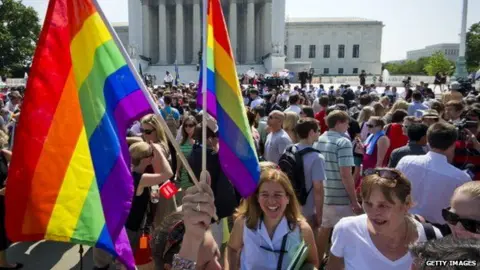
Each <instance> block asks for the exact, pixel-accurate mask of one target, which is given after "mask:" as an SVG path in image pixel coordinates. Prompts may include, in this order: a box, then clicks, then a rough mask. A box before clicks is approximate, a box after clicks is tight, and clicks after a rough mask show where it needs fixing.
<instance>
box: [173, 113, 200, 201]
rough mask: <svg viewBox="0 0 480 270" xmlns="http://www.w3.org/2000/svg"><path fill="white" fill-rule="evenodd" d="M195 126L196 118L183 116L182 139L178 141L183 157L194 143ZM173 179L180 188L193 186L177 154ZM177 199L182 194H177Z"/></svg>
mask: <svg viewBox="0 0 480 270" xmlns="http://www.w3.org/2000/svg"><path fill="white" fill-rule="evenodd" d="M196 126H197V120H196V119H195V117H193V116H191V115H189V116H187V117H185V119H184V120H183V124H182V139H181V141H180V151H182V154H183V155H184V156H185V157H187V158H188V157H189V156H190V153H191V152H192V148H193V145H194V144H195V139H194V138H193V136H194V135H195V127H196ZM175 180H176V181H178V182H180V187H181V188H182V190H186V189H187V188H189V187H191V186H193V183H192V181H191V180H190V178H189V177H188V173H187V171H186V170H185V168H183V164H182V162H181V161H180V158H179V157H178V155H177V173H176V174H175ZM177 199H178V200H181V199H182V195H180V196H178V198H177Z"/></svg>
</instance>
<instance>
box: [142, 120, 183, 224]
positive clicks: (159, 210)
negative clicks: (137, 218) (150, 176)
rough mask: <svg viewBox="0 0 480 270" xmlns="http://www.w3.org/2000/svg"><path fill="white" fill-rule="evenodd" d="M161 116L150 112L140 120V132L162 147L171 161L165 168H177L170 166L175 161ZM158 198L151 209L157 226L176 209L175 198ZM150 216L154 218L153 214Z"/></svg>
mask: <svg viewBox="0 0 480 270" xmlns="http://www.w3.org/2000/svg"><path fill="white" fill-rule="evenodd" d="M159 117H160V116H158V115H155V114H148V115H146V116H144V117H143V118H142V119H141V120H140V125H141V126H140V132H141V133H142V139H143V141H145V142H152V143H154V144H157V145H159V146H160V148H161V149H162V154H163V155H164V156H165V158H166V159H167V160H168V161H169V164H167V166H168V168H163V169H164V170H167V169H168V170H172V167H173V168H175V166H170V164H172V161H173V160H172V155H171V153H170V150H169V147H168V141H167V136H166V135H165V131H164V130H163V128H162V125H161V124H160V121H161V120H160V118H159ZM151 170H152V168H148V169H147V172H150V171H151ZM158 200H159V201H158V203H157V204H151V205H150V206H151V211H152V212H153V213H155V218H154V219H153V223H154V226H155V227H156V226H157V225H158V224H160V222H161V221H162V219H163V218H164V217H165V216H167V215H168V214H170V213H171V212H174V211H176V208H175V200H174V199H170V200H167V199H165V198H163V197H161V196H159V197H158ZM157 206H158V207H157ZM153 213H151V214H153ZM149 218H150V219H152V217H151V216H150V217H149Z"/></svg>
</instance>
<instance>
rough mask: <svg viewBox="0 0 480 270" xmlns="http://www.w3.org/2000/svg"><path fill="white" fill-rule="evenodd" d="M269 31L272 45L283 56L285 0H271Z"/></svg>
mask: <svg viewBox="0 0 480 270" xmlns="http://www.w3.org/2000/svg"><path fill="white" fill-rule="evenodd" d="M270 32H271V33H272V34H271V40H272V45H273V46H275V47H276V49H277V50H279V51H280V53H279V55H282V56H283V55H284V49H283V48H284V47H285V0H273V1H272V27H271V31H270ZM272 49H273V48H272Z"/></svg>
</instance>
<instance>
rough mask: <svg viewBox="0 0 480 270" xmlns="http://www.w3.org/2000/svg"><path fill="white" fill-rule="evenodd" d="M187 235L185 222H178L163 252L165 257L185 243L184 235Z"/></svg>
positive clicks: (170, 232)
mask: <svg viewBox="0 0 480 270" xmlns="http://www.w3.org/2000/svg"><path fill="white" fill-rule="evenodd" d="M184 234H185V224H183V220H181V221H179V222H177V223H176V224H175V225H173V226H172V227H171V228H170V229H169V230H168V234H167V243H166V245H165V249H164V250H163V257H165V255H166V254H167V253H168V252H169V251H170V250H171V249H172V248H173V247H174V246H176V245H177V244H180V243H181V242H182V241H183V235H184Z"/></svg>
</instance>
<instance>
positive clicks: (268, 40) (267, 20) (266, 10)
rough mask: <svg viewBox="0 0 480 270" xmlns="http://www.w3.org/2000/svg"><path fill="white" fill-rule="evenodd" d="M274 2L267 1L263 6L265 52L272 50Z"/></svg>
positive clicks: (264, 53)
mask: <svg viewBox="0 0 480 270" xmlns="http://www.w3.org/2000/svg"><path fill="white" fill-rule="evenodd" d="M271 32H272V3H271V2H266V3H265V6H264V7H263V35H262V39H263V46H262V48H263V54H262V55H266V54H267V53H271V52H272V35H271V34H270V33H271Z"/></svg>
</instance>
